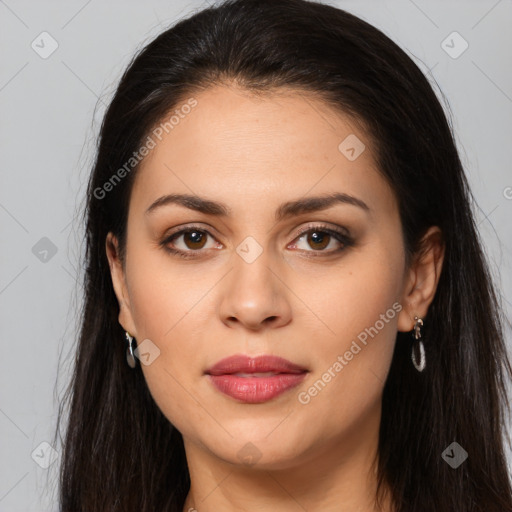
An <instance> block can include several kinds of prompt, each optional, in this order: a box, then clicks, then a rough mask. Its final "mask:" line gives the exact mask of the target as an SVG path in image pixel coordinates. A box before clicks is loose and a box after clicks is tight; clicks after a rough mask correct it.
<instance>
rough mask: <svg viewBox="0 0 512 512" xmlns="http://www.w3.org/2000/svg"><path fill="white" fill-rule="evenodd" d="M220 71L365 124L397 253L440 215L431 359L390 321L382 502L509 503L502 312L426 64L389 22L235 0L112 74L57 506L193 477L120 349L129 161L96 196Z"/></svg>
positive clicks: (148, 496) (175, 437)
mask: <svg viewBox="0 0 512 512" xmlns="http://www.w3.org/2000/svg"><path fill="white" fill-rule="evenodd" d="M228 84H236V85H237V86H239V87H241V88H243V89H244V90H246V91H248V92H252V93H254V94H261V95H263V94H271V93H272V92H275V91H279V90H285V89H288V90H290V91H292V92H293V91H296V92H297V93H309V94H314V95H315V96H316V97H318V98H319V99H321V100H323V101H324V102H325V103H326V104H328V105H329V106H331V107H332V108H334V109H336V111H337V112H339V113H342V114H344V115H348V116H351V118H353V119H355V120H357V121H358V122H360V123H361V125H362V126H364V128H365V133H366V135H367V136H368V138H369V140H371V142H372V150H374V154H375V155H376V156H375V158H376V160H377V165H378V169H379V171H380V172H381V174H382V176H383V177H384V178H385V179H386V181H387V182H388V183H389V184H390V186H391V187H392V190H393V192H394V194H395V197H396V201H397V204H398V207H399V213H400V219H401V223H402V233H403V243H404V250H405V253H406V257H407V264H409V263H410V262H411V261H412V260H413V257H414V256H417V255H418V254H419V253H421V251H422V249H423V247H422V243H421V239H422V236H423V235H424V234H425V233H426V231H427V229H428V228H429V227H430V226H438V227H439V228H440V229H441V230H442V237H443V244H444V248H445V255H444V262H443V267H442V271H441V274H440V277H439V283H438V287H437V290H436V293H435V296H434V298H433V301H432V303H431V305H430V308H429V310H428V314H427V315H426V317H425V318H424V328H423V339H424V341H425V350H426V356H427V361H428V365H427V368H426V369H425V371H423V372H422V373H419V372H417V371H416V370H415V369H414V367H413V365H412V364H411V359H410V350H411V337H410V334H409V333H403V332H398V333H397V339H396V344H395V349H394V353H393V360H392V363H391V368H390V371H389V374H388V377H387V380H386V382H385V385H384V390H383V397H382V417H381V425H380V432H379V445H378V473H377V475H378V489H377V493H376V503H379V500H380V499H381V498H382V494H383V492H384V489H385V488H386V487H387V488H388V489H389V490H390V492H391V496H392V501H393V504H394V507H395V510H396V511H397V512H411V511H414V512H422V511H428V512H430V511H432V510H436V511H437V512H444V511H450V512H453V511H460V512H484V511H485V512H510V511H512V490H511V481H510V477H509V474H508V473H509V472H508V469H507V464H506V455H505V443H504V435H503V434H504V431H505V429H506V422H505V412H506V411H508V412H509V413H510V405H509V403H508V400H507V388H506V379H507V377H510V376H512V368H511V363H510V360H509V356H508V355H507V347H506V344H505V339H504V334H503V321H504V315H503V310H502V305H501V302H500V301H499V300H498V297H497V294H496V291H495V285H494V284H493V278H492V274H491V272H490V270H489V266H488V263H487V261H486V259H485V255H484V252H483V250H482V243H481V241H480V239H479V234H478V232H477V228H476V225H475V221H474V213H473V207H474V203H475V200H474V198H473V196H472V194H471V191H470V188H469V185H468V182H467V179H466V177H465V175H464V170H463V166H462V164H461V161H460V158H459V155H458V151H457V149H456V143H455V139H454V135H453V133H452V128H451V123H450V121H449V117H447V115H446V114H445V112H444V110H443V107H442V106H441V104H440V101H439V99H438V97H437V95H436V93H435V92H434V89H433V87H432V85H431V84H430V82H429V80H428V79H427V78H426V76H425V75H424V74H423V72H422V71H421V70H420V69H419V67H418V66H417V65H416V64H415V63H414V61H413V60H412V59H411V58H410V57H409V56H408V55H407V54H406V52H405V51H404V50H402V49H401V48H400V47H399V46H398V45H397V44H395V43H394V42H393V41H392V40H391V39H389V38H388V37H387V36H386V35H385V34H383V33H382V32H381V31H380V30H378V29H376V28H375V27H373V26H372V25H370V24H369V23H367V22H365V21H363V20H361V19H360V18H358V17H356V16H354V15H352V14H350V13H348V12H345V11H343V10H341V9H338V8H335V7H332V6H328V5H324V4H320V3H316V2H311V1H306V0H228V1H224V2H223V3H221V4H218V5H215V6H211V7H209V8H206V9H203V10H200V11H198V12H195V13H194V14H193V15H191V16H190V17H189V18H186V19H183V20H180V21H179V22H177V23H175V24H174V25H173V26H171V27H170V28H169V29H167V30H165V31H164V32H163V33H161V34H159V35H158V36H157V37H156V38H154V39H153V40H152V41H151V42H150V43H149V44H147V45H146V46H145V47H143V48H142V49H141V50H140V51H138V52H137V54H136V55H134V57H133V58H132V60H131V62H130V64H129V66H128V67H127V69H126V70H125V71H124V74H123V76H122V77H121V79H120V82H119V84H118V87H117V90H116V92H115V94H114V97H113V99H112V101H111V102H110V104H109V106H108V109H107V111H106V113H105V115H104V118H103V122H102V125H101V130H100V134H99V138H98V147H97V152H96V157H95V162H94V167H93V169H92V173H91V175H90V180H89V182H88V187H87V193H86V194H87V197H86V209H85V211H84V217H85V218H86V236H85V244H86V251H85V254H84V255H83V258H84V265H83V268H85V273H84V301H83V304H82V309H81V311H80V318H81V320H80V321H81V326H80V334H79V339H78V346H77V352H76V357H75V361H74V370H73V374H72V376H71V379H70V381H69V385H68V387H67V389H66V392H65V396H64V397H63V399H62V402H61V405H60V407H59V414H58V419H57V431H59V430H60V429H59V424H60V422H61V421H62V416H63V411H64V408H65V406H66V405H67V406H68V408H69V411H68V414H69V418H68V425H67V430H66V433H65V439H64V442H63V448H62V453H63V455H62V463H61V467H60V474H59V501H60V507H61V508H60V510H61V511H62V512H71V511H73V512H77V511H92V510H94V511H107V510H108V511H109V512H116V511H123V512H128V511H132V510H133V511H135V510H136V511H138V512H141V511H142V512H146V511H147V512H149V511H151V512H154V511H155V510H158V511H171V512H182V508H183V506H184V503H185V499H186V496H187V493H188V491H189V488H190V475H189V472H188V468H187V460H186V456H185V451H184V445H183V438H182V436H181V434H180V432H178V430H177V429H176V428H175V427H174V426H173V425H172V424H171V423H170V422H169V420H168V419H167V418H166V417H165V416H164V415H163V413H162V412H161V410H160V409H159V408H158V407H157V405H156V404H155V402H154V400H153V398H152V396H151V394H150V392H149V390H148V386H147V384H146V382H145V379H144V376H143V372H142V371H141V368H140V365H138V366H137V367H136V369H135V370H133V369H131V368H129V367H128V365H127V364H126V358H125V350H126V344H125V338H124V330H123V328H122V327H121V325H120V324H119V322H118V315H119V304H118V301H117V298H116V295H115V293H114V289H113V285H112V280H111V275H110V269H109V264H108V259H107V256H106V251H105V240H106V236H107V233H108V232H109V231H112V232H113V234H114V235H115V236H116V238H117V239H118V241H119V251H120V256H121V259H122V261H123V262H124V258H125V254H126V253H125V250H126V230H127V213H128V205H129V201H130V194H131V190H132V185H133V180H134V178H135V176H136V173H137V169H138V168H139V166H138V165H136V166H134V168H133V169H132V170H131V172H128V173H127V174H126V176H125V177H123V179H120V180H118V183H116V184H115V186H113V187H110V188H111V190H110V191H109V192H108V194H106V195H105V197H102V198H99V197H98V196H99V194H98V193H97V191H98V190H99V189H101V187H103V186H104V184H105V183H107V182H108V181H109V180H111V178H112V176H113V175H114V174H115V173H116V171H118V170H119V169H120V168H122V167H123V165H125V164H126V162H128V161H129V160H130V158H131V157H132V156H133V153H134V152H135V151H137V150H138V149H139V148H140V147H141V145H142V144H143V142H144V140H146V138H147V137H148V134H150V133H151V130H152V129H154V127H155V126H157V125H158V123H159V122H161V121H162V119H165V118H166V115H169V112H171V111H172V109H174V108H176V107H177V106H178V105H179V104H180V102H181V101H183V100H184V98H187V97H190V95H192V94H194V93H195V92H200V91H202V90H205V89H207V88H208V87H212V86H215V85H228ZM280 88H281V89H280ZM192 115H193V114H192ZM111 183H112V182H111ZM95 191H96V193H95ZM453 441H456V442H457V443H459V444H460V445H461V446H462V447H463V448H464V449H465V450H466V451H467V452H468V454H469V457H468V458H467V460H466V461H465V462H464V463H463V464H462V465H460V466H459V467H458V468H456V469H453V468H452V467H450V466H449V465H448V464H447V463H446V462H444V460H443V459H442V457H441V454H442V453H443V451H444V450H445V449H446V448H447V447H448V446H449V445H450V444H451V443H452V442H453Z"/></svg>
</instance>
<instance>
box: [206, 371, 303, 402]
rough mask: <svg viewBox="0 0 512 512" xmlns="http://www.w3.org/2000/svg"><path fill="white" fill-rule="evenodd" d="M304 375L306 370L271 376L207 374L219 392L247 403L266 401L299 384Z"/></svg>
mask: <svg viewBox="0 0 512 512" xmlns="http://www.w3.org/2000/svg"><path fill="white" fill-rule="evenodd" d="M305 376H306V372H303V373H279V374H277V375H273V376H271V377H238V376H236V375H231V374H226V375H208V377H209V378H210V381H211V382H212V384H213V385H214V386H215V387H216V388H217V389H218V390H219V391H220V392H221V393H224V394H225V395H228V396H230V397H232V398H235V399H236V400H239V401H241V402H244V403H248V404H257V403H262V402H267V401H268V400H271V399H272V398H275V397H276V396H278V395H280V394H281V393H284V392H285V391H288V390H289V389H291V388H294V387H295V386H297V385H298V384H300V383H301V382H302V381H303V380H304V377H305Z"/></svg>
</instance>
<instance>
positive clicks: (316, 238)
mask: <svg viewBox="0 0 512 512" xmlns="http://www.w3.org/2000/svg"><path fill="white" fill-rule="evenodd" d="M329 236H330V235H329V234H327V233H324V234H321V233H319V232H317V231H313V232H312V233H311V234H310V239H311V240H312V242H313V244H321V247H320V248H321V249H323V248H324V247H326V246H327V243H325V241H324V238H325V239H326V240H327V241H328V239H329Z"/></svg>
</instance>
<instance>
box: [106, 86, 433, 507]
mask: <svg viewBox="0 0 512 512" xmlns="http://www.w3.org/2000/svg"><path fill="white" fill-rule="evenodd" d="M194 98H196V100H197V101H198V105H197V106H196V108H195V109H194V110H193V111H192V112H191V113H190V114H189V115H187V116H185V117H184V118H183V119H180V122H179V124H178V125H176V126H175V127H174V129H172V130H171V131H170V132H169V133H168V134H167V135H165V136H164V137H163V138H162V141H161V142H158V144H157V146H156V147H155V148H154V149H153V150H152V151H151V152H150V154H149V155H148V156H147V157H146V159H145V160H144V161H143V163H142V166H141V168H140V169H139V170H138V173H139V174H138V175H137V177H136V180H135V183H134V187H133V191H132V195H131V199H130V206H129V215H128V228H127V229H128V231H127V233H128V235H127V259H126V265H125V266H124V267H123V265H122V263H121V261H120V260H119V257H118V252H117V240H116V239H115V237H114V236H113V235H112V234H111V233H109V236H108V237H107V240H106V251H107V255H108V259H109V263H110V269H111V275H112V282H113V285H114V289H115V293H116V296H117V298H118V300H119V305H120V312H119V322H120V324H121V325H122V326H123V328H124V329H125V330H127V331H128V332H130V333H131V334H132V335H133V336H134V337H135V338H136V340H137V343H141V342H142V341H143V340H145V339H149V340H151V342H152V343H153V344H154V345H156V346H157V347H158V349H159V350H160V355H159V356H158V357H157V358H156V359H154V361H153V362H152V363H151V364H148V365H142V371H143V372H144V376H145V379H146V381H147V384H148V387H149V389H150V391H151V394H152V396H153V397H154V400H155V402H156V403H157V404H158V406H159V407H160V409H161V410H162V412H163V414H164V415H165V416H166V417H167V418H168V419H169V421H170V422H171V423H172V424H173V425H175V426H176V428H177V429H178V430H179V431H180V432H181V434H182V435H183V438H184V443H185V450H186V455H187V461H188V466H189V471H190V475H191V489H190V492H189V494H188V497H187V500H186V503H185V507H184V508H183V510H184V512H185V511H189V510H190V509H194V508H195V509H196V510H197V511H198V512H212V511H218V510H222V511H226V512H230V511H241V510H243V511H256V510H258V511H266V510H268V511H276V510H282V511H295V510H296V511H304V510H311V511H312V510H322V511H323V512H328V511H335V510H336V511H339V510H344V511H347V512H349V511H351V512H355V511H361V512H363V511H365V512H366V511H374V510H377V509H376V507H375V505H374V502H373V493H374V492H375V484H376V482H375V466H374V465H372V462H374V460H375V457H376V455H377V446H378V429H379V423H380V417H381V398H382V391H383V387H384V383H385V380H386V376H387V373H388V370H389V367H390V364H391V359H392V353H393V348H394V343H395V339H396V334H397V331H411V330H412V329H413V326H414V317H415V316H418V317H420V318H423V317H425V315H426V313H427V311H428V307H429V305H430V303H431V302H432V299H433V297H434V294H435V290H436V287H437V283H438V280H439V275H440V271H441V266H442V261H443V248H442V245H441V242H440V238H439V229H438V228H437V227H432V228H431V229H430V230H429V231H428V233H427V234H426V235H425V247H426V250H425V253H424V254H423V256H422V258H421V259H420V258H417V259H416V260H414V261H413V263H412V264H411V266H410V267H409V268H406V266H405V253H404V247H403V239H402V233H401V222H400V217H399V213H398V208H397V203H396V200H395V197H394V195H393V191H392V189H391V188H390V187H389V186H388V184H387V182H386V181H385V180H384V179H383V178H382V176H381V175H380V173H379V172H378V168H377V164H376V161H375V159H374V155H373V152H372V147H371V141H370V139H369V137H368V136H367V135H366V134H365V132H364V131H363V130H362V129H361V128H360V127H359V126H358V123H355V122H354V121H351V120H350V119H349V118H348V117H347V116H345V115H343V114H341V113H340V112H338V111H335V110H333V109H332V108H331V107H329V106H327V105H326V104H324V103H323V102H322V101H321V100H319V99H318V98H315V97H314V96H313V95H311V94H306V93H303V92H297V91H293V90H286V89H282V90H279V91H275V92H274V93H272V94H265V95H264V96H261V97H255V96H253V95H251V94H250V93H248V92H247V91H245V90H243V89H240V88H238V87H236V86H234V85H228V84H225V85H218V86H214V87H210V88H209V89H207V90H204V91H201V92H200V93H198V94H195V95H194ZM350 134H355V135H356V136H357V137H358V138H359V139H360V140H361V141H363V142H364V144H365V145H366V149H365V150H364V151H363V152H362V153H361V155H360V156H359V157H358V158H357V159H355V160H354V161H350V160H348V159H347V158H346V157H345V156H344V155H343V154H342V153H341V152H340V151H339V149H338V145H339V144H340V142H341V141H343V140H344V139H345V138H346V137H347V136H348V135H350ZM335 191H336V192H343V193H347V194H351V195H353V196H356V197H357V198H360V199H362V200H363V201H364V202H365V203H366V204H367V205H368V206H369V207H370V211H369V213H367V212H365V211H364V210H363V209H361V208H358V207H356V206H353V205H349V204H341V203H340V204H336V205H334V206H332V207H330V208H329V209H327V210H324V211H316V212H309V213H302V214H299V215H296V216H294V217H292V218H289V219H287V220H283V221H282V222H277V223H276V221H275V220H274V212H275V210H276V209H277V208H278V206H279V205H280V204H281V203H282V202H285V201H291V200H295V199H298V198H301V197H303V196H307V197H309V196H312V195H320V194H325V193H332V192H335ZM169 193H185V194H195V195H199V196H203V197H207V198H209V199H211V200H215V201H221V202H223V203H225V204H226V205H228V206H229V208H230V209H231V210H232V213H231V215H229V216H228V217H226V218H219V217H216V216H212V215H207V214H204V213H199V212H195V211H193V210H189V209H188V208H185V207H183V206H178V205H167V206H165V207H162V208H161V209H157V210H155V211H154V212H153V213H152V214H151V215H146V214H145V213H144V212H145V210H146V209H147V208H148V207H149V205H151V204H152V202H153V201H155V200H156V199H157V198H159V197H160V196H162V195H164V194H169ZM191 223H194V224H198V226H199V227H200V228H201V229H204V230H206V231H208V232H209V233H210V235H206V234H205V235H204V236H203V242H202V244H197V241H196V240H194V239H190V237H187V236H185V235H182V236H179V237H178V238H177V239H175V240H174V241H173V242H169V244H168V245H169V246H173V247H175V248H179V249H182V250H183V251H189V252H193V251H196V252H194V254H195V255H196V257H195V258H194V259H189V260H187V259H182V258H180V257H178V256H175V255H172V254H170V253H168V252H166V251H165V249H164V248H163V247H162V246H160V245H159V243H160V241H162V240H164V239H165V238H166V235H167V236H168V235H169V234H170V233H171V230H173V231H177V230H179V229H183V228H185V227H187V225H189V224H191ZM309 223H314V224H319V223H320V224H325V225H326V226H327V227H333V228H335V227H336V226H339V227H345V228H346V229H348V230H349V232H350V234H351V235H352V237H353V239H354V245H352V246H346V247H345V249H344V250H343V251H342V252H338V253H333V252H332V251H334V250H335V249H337V248H339V247H343V244H342V243H340V242H337V241H336V239H335V238H333V237H331V238H330V240H331V241H330V242H329V244H328V246H325V244H324V245H323V246H320V245H319V244H318V242H317V244H316V245H315V242H314V241H312V240H311V239H310V240H309V242H308V237H307V235H301V236H300V237H298V236H297V233H298V230H299V228H301V227H307V226H308V224H309ZM174 228H176V229H174ZM316 231H317V232H318V231H319V230H316ZM320 231H321V230H320ZM321 233H322V232H321ZM248 236H250V237H253V238H254V239H255V240H256V241H257V242H258V244H259V245H260V246H261V249H262V253H261V255H260V256H259V257H258V258H256V259H255V260H254V261H253V262H252V263H247V262H246V261H245V260H244V259H243V258H242V257H241V256H240V255H239V254H238V253H237V252H236V249H237V247H238V246H239V244H240V243H241V242H242V241H243V240H244V239H245V238H246V237H248ZM324 236H325V233H324ZM204 237H206V240H204ZM299 238H300V241H299ZM194 242H196V245H194ZM293 243H295V245H293ZM195 247H199V248H198V249H197V248H195ZM201 247H202V248H201ZM319 247H320V248H319ZM251 250H254V249H251ZM198 251H199V252H198ZM322 251H323V252H322ZM330 251H331V252H330ZM312 253H315V254H318V257H316V258H308V257H307V256H308V255H311V254H312ZM394 303H397V304H399V305H400V308H401V310H400V311H399V312H396V314H395V315H394V318H388V321H387V322H384V327H383V328H381V329H380V330H379V331H378V334H377V335H374V336H373V338H372V337H368V343H367V345H362V344H361V343H359V345H361V347H362V350H361V351H360V352H358V353H357V355H355V356H354V357H353V358H352V360H350V361H346V363H347V364H346V365H344V366H343V369H342V370H341V371H339V372H338V373H336V376H335V377H333V378H332V379H331V380H330V382H328V383H327V384H326V386H325V387H324V388H323V389H322V390H321V391H320V392H318V393H317V395H316V396H314V397H311V400H310V401H309V403H307V404H304V403H301V402H300V401H299V400H298V394H299V393H300V392H303V391H307V390H308V389H309V388H310V387H311V386H312V385H313V383H315V382H316V381H318V379H320V378H322V375H323V374H324V373H325V372H327V371H328V369H329V368H332V367H333V364H334V363H335V362H336V361H337V360H338V359H337V358H338V356H339V355H341V356H343V354H345V352H346V351H347V350H349V349H350V347H351V344H352V342H353V341H354V340H357V339H358V338H357V336H358V334H360V333H361V332H363V331H364V330H365V329H366V328H369V327H370V326H374V325H376V322H377V320H379V319H380V318H381V316H380V315H385V314H386V312H387V311H388V310H390V309H392V305H393V304H394ZM411 342H412V338H411ZM232 354H248V355H251V356H256V355H260V354H273V355H278V356H281V357H284V358H286V359H288V360H290V361H292V362H294V363H296V364H299V365H301V366H304V367H306V368H307V369H308V370H309V373H308V375H307V377H306V379H305V380H304V381H303V383H302V384H301V385H300V386H298V387H297V388H294V389H292V390H289V391H287V392H285V393H284V394H282V395H280V396H278V397H276V398H274V399H272V400H270V401H268V402H265V403H258V404H243V403H240V402H238V401H236V400H234V399H232V398H230V397H227V396H226V395H224V394H222V393H220V392H219V391H217V390H216V389H215V388H214V387H213V386H212V385H211V384H210V383H209V381H208V379H207V377H206V376H205V375H204V371H205V370H206V369H207V368H208V367H210V366H212V365H213V364H214V363H215V362H217V361H218V360H220V359H222V358H224V357H227V356H229V355H232ZM411 364H412V363H411ZM427 364H428V362H427ZM247 443H252V444H253V445H254V446H255V447H256V448H257V451H256V453H257V454H258V455H257V457H259V458H258V460H257V461H256V463H253V464H249V465H248V464H245V463H244V461H243V460H242V457H241V455H240V453H242V454H243V453H245V452H244V451H242V452H240V450H243V449H244V446H245V445H247ZM245 450H247V448H245ZM257 457H255V459H256V458H257ZM384 510H392V509H391V503H390V502H389V501H388V500H386V501H385V507H384Z"/></svg>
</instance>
